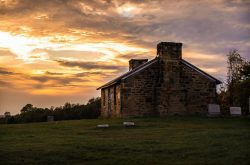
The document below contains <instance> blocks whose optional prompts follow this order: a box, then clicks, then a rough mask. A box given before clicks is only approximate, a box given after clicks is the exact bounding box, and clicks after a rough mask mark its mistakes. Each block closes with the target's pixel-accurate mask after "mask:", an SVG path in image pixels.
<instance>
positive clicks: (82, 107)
mask: <svg viewBox="0 0 250 165" xmlns="http://www.w3.org/2000/svg"><path fill="white" fill-rule="evenodd" d="M100 107H101V99H100V97H97V98H91V99H90V100H89V101H88V102H87V104H71V103H65V104H64V105H63V106H59V107H51V108H38V107H34V106H33V105H32V104H27V105H25V106H24V107H23V108H22V109H21V111H20V114H17V115H14V116H7V117H5V118H2V119H1V121H0V123H8V124H15V123H31V122H46V121H47V118H48V116H53V118H54V120H55V121H58V120H76V119H94V118H98V116H99V115H100Z"/></svg>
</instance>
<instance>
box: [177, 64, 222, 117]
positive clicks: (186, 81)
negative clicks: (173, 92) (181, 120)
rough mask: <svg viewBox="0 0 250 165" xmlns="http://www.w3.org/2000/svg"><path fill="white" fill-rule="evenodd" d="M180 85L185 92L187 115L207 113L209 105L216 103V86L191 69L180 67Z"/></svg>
mask: <svg viewBox="0 0 250 165" xmlns="http://www.w3.org/2000/svg"><path fill="white" fill-rule="evenodd" d="M181 84H182V86H183V87H184V89H185V90H184V92H185V100H186V103H185V106H186V109H187V112H188V113H201V114H205V113H207V107H208V104H210V103H216V101H217V100H216V98H217V94H216V84H215V82H214V81H212V80H210V79H208V78H207V77H205V76H204V75H202V74H200V73H198V72H197V71H195V70H193V69H192V68H190V67H188V66H185V65H184V64H183V65H182V72H181Z"/></svg>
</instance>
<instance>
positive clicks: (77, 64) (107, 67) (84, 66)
mask: <svg viewBox="0 0 250 165" xmlns="http://www.w3.org/2000/svg"><path fill="white" fill-rule="evenodd" d="M57 62H58V63H59V64H60V65H62V66H66V67H79V68H82V69H88V70H89V69H104V70H117V71H122V70H125V69H126V67H124V66H119V65H114V64H110V65H107V64H105V62H102V63H101V62H83V61H81V62H78V61H59V60H58V61H57Z"/></svg>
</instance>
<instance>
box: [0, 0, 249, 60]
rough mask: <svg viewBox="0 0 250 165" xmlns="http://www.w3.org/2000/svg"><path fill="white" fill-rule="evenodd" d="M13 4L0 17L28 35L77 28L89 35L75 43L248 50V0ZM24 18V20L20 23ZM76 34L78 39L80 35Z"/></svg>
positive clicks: (39, 0)
mask: <svg viewBox="0 0 250 165" xmlns="http://www.w3.org/2000/svg"><path fill="white" fill-rule="evenodd" d="M14 2H15V3H14ZM14 2H13V3H10V4H9V5H8V4H5V3H4V2H2V5H0V6H1V7H0V13H1V16H0V17H3V18H6V19H8V17H13V16H18V17H19V18H20V25H23V22H25V23H24V25H25V24H27V26H30V27H31V28H34V29H36V30H35V31H33V32H31V33H36V34H38V33H40V32H41V34H42V35H46V34H47V35H49V34H50V33H52V34H55V33H59V34H60V33H64V34H72V29H77V30H85V31H89V32H93V33H91V34H90V36H87V37H86V36H85V35H86V34H88V33H84V34H83V36H82V38H81V39H79V42H84V41H85V40H86V38H92V39H95V40H96V41H99V42H102V41H103V40H105V39H109V40H116V41H118V42H124V43H133V44H136V45H140V46H141V47H148V48H152V47H154V46H155V44H156V43H158V42H160V41H179V42H183V43H185V45H186V46H187V47H188V48H192V49H196V50H198V51H201V52H205V53H220V54H221V53H222V52H227V51H228V49H230V48H232V47H233V48H238V49H240V50H242V51H243V54H244V56H246V54H245V53H246V52H247V51H248V50H249V49H247V45H248V44H249V35H250V20H249V17H250V14H249V13H250V12H249V11H250V3H249V1H244V0H242V1H228V0H221V1H217V0H214V1H207V0H204V1H172V0H168V1H167V0H166V1H161V0H155V1H149V0H136V1H133V0H130V1H124V0H117V1H112V0H110V1H108V0H107V1H95V0H93V1H80V0H79V1H78V0H71V1H66V0H61V1H60V0H58V1H44V0H37V1H31V0H25V1H14ZM126 4H130V5H134V6H135V7H136V9H135V10H138V12H137V13H135V14H132V16H131V17H126V16H124V15H122V14H121V13H118V11H117V10H118V8H119V7H123V6H126ZM145 8H146V9H147V10H145ZM39 14H46V19H44V20H36V19H35V17H36V15H39ZM26 18H27V21H23V19H26ZM16 22H17V24H18V21H16ZM45 26H46V28H44V27H45ZM100 32H101V33H100ZM78 35H82V34H81V32H79V34H78ZM248 47H249V46H248Z"/></svg>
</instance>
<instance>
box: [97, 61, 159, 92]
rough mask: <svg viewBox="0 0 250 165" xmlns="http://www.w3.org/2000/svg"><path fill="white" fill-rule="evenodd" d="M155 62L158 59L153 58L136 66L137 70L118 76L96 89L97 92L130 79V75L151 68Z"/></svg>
mask: <svg viewBox="0 0 250 165" xmlns="http://www.w3.org/2000/svg"><path fill="white" fill-rule="evenodd" d="M157 61H158V58H155V59H153V60H150V61H148V62H145V63H144V64H142V65H140V66H138V67H137V68H135V69H133V70H131V71H128V72H126V73H124V74H123V75H121V76H119V77H117V78H115V79H113V80H111V81H109V82H108V83H106V84H104V85H102V86H100V87H99V88H97V90H99V89H102V88H106V87H108V86H111V85H113V84H116V83H118V82H119V81H121V80H124V79H126V78H128V77H130V76H132V75H134V74H136V73H138V72H140V71H141V70H144V69H145V68H148V67H149V66H151V65H152V64H154V63H155V62H157Z"/></svg>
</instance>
